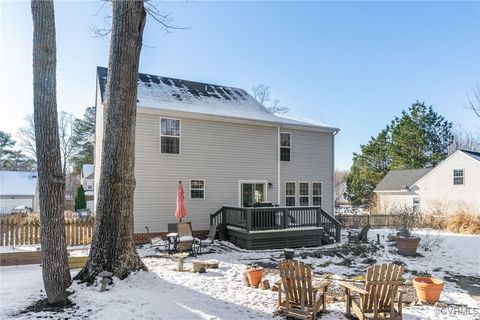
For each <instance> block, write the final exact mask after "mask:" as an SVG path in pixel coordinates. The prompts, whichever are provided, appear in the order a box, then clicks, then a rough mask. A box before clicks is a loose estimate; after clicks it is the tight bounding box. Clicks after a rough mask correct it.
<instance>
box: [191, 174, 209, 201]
mask: <svg viewBox="0 0 480 320" xmlns="http://www.w3.org/2000/svg"><path fill="white" fill-rule="evenodd" d="M196 180H199V181H203V189H192V181H196ZM206 189H207V185H206V184H205V179H204V178H198V179H190V180H188V193H189V196H190V200H193V201H196V200H205V199H206V198H207V192H206ZM192 190H203V198H192Z"/></svg>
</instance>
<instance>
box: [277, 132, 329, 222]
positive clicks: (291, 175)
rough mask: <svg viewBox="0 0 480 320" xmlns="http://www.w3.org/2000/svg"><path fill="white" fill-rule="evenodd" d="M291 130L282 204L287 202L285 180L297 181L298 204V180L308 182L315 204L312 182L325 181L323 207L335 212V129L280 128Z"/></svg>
mask: <svg viewBox="0 0 480 320" xmlns="http://www.w3.org/2000/svg"><path fill="white" fill-rule="evenodd" d="M281 132H289V133H290V134H291V137H290V139H291V159H290V162H288V161H281V167H280V168H281V202H282V203H281V204H282V206H284V205H285V182H287V181H288V182H296V183H297V184H296V190H297V191H296V195H297V199H296V205H298V203H299V202H298V195H299V186H298V182H309V192H310V199H309V203H310V205H312V196H311V195H312V182H321V183H322V208H323V210H325V211H326V212H328V213H329V214H333V172H334V158H333V144H334V137H333V134H332V133H324V132H315V131H305V130H281Z"/></svg>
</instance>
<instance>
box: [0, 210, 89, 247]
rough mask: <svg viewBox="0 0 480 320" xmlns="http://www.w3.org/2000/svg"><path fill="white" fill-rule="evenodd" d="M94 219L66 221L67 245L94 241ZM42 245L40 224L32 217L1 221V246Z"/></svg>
mask: <svg viewBox="0 0 480 320" xmlns="http://www.w3.org/2000/svg"><path fill="white" fill-rule="evenodd" d="M94 225H95V220H94V219H89V220H82V219H78V218H72V219H65V236H66V241H67V245H69V246H75V245H85V244H89V243H90V242H91V240H92V234H93V228H94ZM30 244H40V222H39V220H38V218H31V217H22V218H19V217H4V218H1V219H0V246H11V247H17V246H20V245H30Z"/></svg>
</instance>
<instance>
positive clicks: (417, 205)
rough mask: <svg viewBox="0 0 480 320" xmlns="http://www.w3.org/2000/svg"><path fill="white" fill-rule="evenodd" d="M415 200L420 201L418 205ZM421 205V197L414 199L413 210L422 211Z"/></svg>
mask: <svg viewBox="0 0 480 320" xmlns="http://www.w3.org/2000/svg"><path fill="white" fill-rule="evenodd" d="M415 199H417V200H418V204H415ZM421 205H422V199H421V198H420V197H412V210H415V207H418V209H417V211H420V210H421V208H422V207H421ZM417 211H415V212H417Z"/></svg>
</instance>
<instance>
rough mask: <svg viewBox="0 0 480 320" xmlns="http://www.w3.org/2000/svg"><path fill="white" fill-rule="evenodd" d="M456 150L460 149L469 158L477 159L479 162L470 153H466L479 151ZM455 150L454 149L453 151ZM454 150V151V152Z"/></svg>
mask: <svg viewBox="0 0 480 320" xmlns="http://www.w3.org/2000/svg"><path fill="white" fill-rule="evenodd" d="M457 151H461V152H462V153H463V154H464V155H466V156H468V157H469V158H471V159H473V160H475V161H479V162H480V159H476V158H474V157H472V156H471V155H469V154H468V153H469V152H470V153H480V152H476V151H470V150H457ZM455 152H456V151H455ZM455 152H454V153H455Z"/></svg>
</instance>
